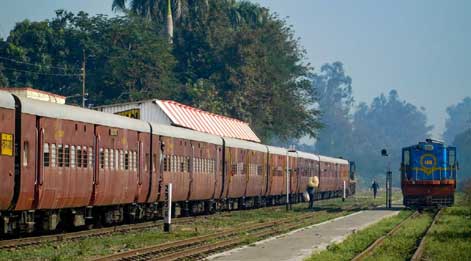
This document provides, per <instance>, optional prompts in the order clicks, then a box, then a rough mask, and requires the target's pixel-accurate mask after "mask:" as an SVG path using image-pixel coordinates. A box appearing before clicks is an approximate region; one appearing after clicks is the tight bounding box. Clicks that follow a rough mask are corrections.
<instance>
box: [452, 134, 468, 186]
mask: <svg viewBox="0 0 471 261" xmlns="http://www.w3.org/2000/svg"><path fill="white" fill-rule="evenodd" d="M453 145H454V146H456V148H457V156H458V162H459V164H460V170H459V172H458V181H459V182H461V181H464V180H466V179H471V127H470V128H468V129H466V130H465V131H463V132H462V133H460V134H458V135H456V137H455V139H454V141H453ZM470 181H471V180H470Z"/></svg>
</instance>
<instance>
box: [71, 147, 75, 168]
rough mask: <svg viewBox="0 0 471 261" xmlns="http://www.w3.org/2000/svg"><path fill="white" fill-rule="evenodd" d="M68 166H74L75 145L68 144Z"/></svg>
mask: <svg viewBox="0 0 471 261" xmlns="http://www.w3.org/2000/svg"><path fill="white" fill-rule="evenodd" d="M70 167H71V168H75V146H70Z"/></svg>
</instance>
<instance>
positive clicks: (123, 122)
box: [18, 97, 150, 132]
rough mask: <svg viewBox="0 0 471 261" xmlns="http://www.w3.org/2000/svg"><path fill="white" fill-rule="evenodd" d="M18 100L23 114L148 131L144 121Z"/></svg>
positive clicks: (31, 100) (37, 101)
mask: <svg viewBox="0 0 471 261" xmlns="http://www.w3.org/2000/svg"><path fill="white" fill-rule="evenodd" d="M18 99H20V101H21V109H22V112H23V113H29V114H34V115H39V116H43V117H51V118H58V119H63V120H72V121H79V122H85V123H92V124H98V125H103V126H108V127H115V128H123V129H129V130H135V131H141V132H149V131H150V127H149V124H148V123H147V122H145V121H140V120H135V119H131V118H127V117H124V116H119V115H115V114H111V113H106V112H99V111H95V110H89V109H84V108H80V107H77V106H70V105H62V104H57V103H51V102H44V101H39V100H33V99H28V98H24V97H18Z"/></svg>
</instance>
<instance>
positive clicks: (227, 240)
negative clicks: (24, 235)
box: [95, 213, 315, 261]
mask: <svg viewBox="0 0 471 261" xmlns="http://www.w3.org/2000/svg"><path fill="white" fill-rule="evenodd" d="M314 215H315V214H314V213H307V214H304V215H300V216H297V217H294V218H285V219H281V220H277V221H268V222H263V223H255V224H250V225H247V224H245V225H242V226H240V227H237V228H232V229H227V230H224V231H221V232H218V233H213V234H209V235H204V236H199V237H193V238H189V239H184V240H179V241H175V242H169V243H165V244H159V245H155V246H150V247H145V248H140V249H135V250H130V251H126V252H122V253H117V254H114V255H109V256H105V257H101V258H98V259H95V260H96V261H102V260H166V261H167V260H179V259H184V258H195V257H202V256H207V255H208V254H209V253H212V252H214V251H218V250H221V249H225V248H228V247H231V246H236V245H239V244H241V243H243V242H244V241H245V240H246V239H247V238H248V237H250V238H257V239H258V238H262V237H267V236H270V235H274V234H277V233H280V232H282V231H287V230H290V229H293V228H298V227H302V226H304V225H306V224H307V223H309V222H306V221H305V219H306V218H309V217H313V216H314Z"/></svg>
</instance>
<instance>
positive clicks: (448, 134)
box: [443, 97, 471, 143]
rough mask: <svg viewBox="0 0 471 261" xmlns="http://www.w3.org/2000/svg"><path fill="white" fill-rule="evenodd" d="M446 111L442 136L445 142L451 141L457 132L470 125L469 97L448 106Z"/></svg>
mask: <svg viewBox="0 0 471 261" xmlns="http://www.w3.org/2000/svg"><path fill="white" fill-rule="evenodd" d="M446 112H447V113H448V118H447V119H446V124H445V128H446V129H445V132H444V133H443V138H444V139H445V141H446V142H447V143H451V142H453V140H454V138H455V137H456V135H457V134H459V133H462V132H463V131H464V130H466V129H467V128H469V126H471V97H466V98H464V99H463V100H462V101H461V102H459V103H458V104H455V105H452V106H450V107H448V108H447V109H446Z"/></svg>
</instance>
